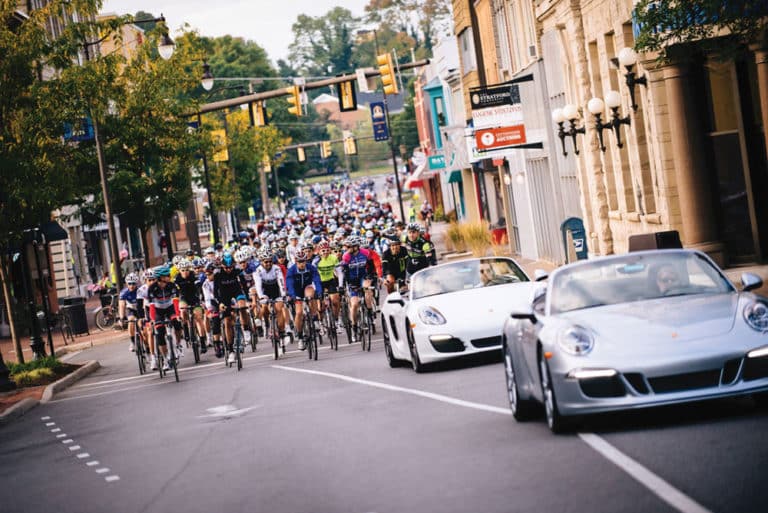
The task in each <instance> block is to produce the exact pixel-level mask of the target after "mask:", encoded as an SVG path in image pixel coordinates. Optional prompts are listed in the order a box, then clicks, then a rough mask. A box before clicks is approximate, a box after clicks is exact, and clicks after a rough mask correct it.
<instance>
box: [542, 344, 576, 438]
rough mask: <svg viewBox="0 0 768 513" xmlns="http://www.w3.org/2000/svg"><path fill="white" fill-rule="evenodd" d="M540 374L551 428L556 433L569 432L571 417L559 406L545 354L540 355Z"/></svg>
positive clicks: (548, 422) (548, 423)
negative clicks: (561, 410) (564, 413)
mask: <svg viewBox="0 0 768 513" xmlns="http://www.w3.org/2000/svg"><path fill="white" fill-rule="evenodd" d="M539 374H540V379H541V395H542V397H543V398H544V414H545V415H546V418H547V425H548V426H549V429H550V430H551V431H552V432H553V433H555V434H561V433H567V432H569V431H570V430H571V429H572V422H571V419H569V418H568V417H564V416H563V415H561V414H560V411H559V410H558V408H557V397H556V396H555V390H554V387H553V386H552V375H551V374H550V372H549V365H547V360H546V359H545V358H544V355H543V354H542V355H539Z"/></svg>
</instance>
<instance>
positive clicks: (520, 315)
mask: <svg viewBox="0 0 768 513" xmlns="http://www.w3.org/2000/svg"><path fill="white" fill-rule="evenodd" d="M510 317H512V318H513V319H516V320H518V321H530V322H531V324H536V323H537V322H539V321H538V320H537V319H536V314H534V313H533V312H512V313H511V314H510Z"/></svg>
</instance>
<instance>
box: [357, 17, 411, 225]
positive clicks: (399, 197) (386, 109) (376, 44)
mask: <svg viewBox="0 0 768 513" xmlns="http://www.w3.org/2000/svg"><path fill="white" fill-rule="evenodd" d="M370 32H373V46H374V51H375V52H376V55H379V36H378V34H377V33H376V29H370V30H367V29H366V30H359V31H358V32H357V33H358V34H368V33H370ZM382 94H383V95H384V116H385V119H386V120H387V127H388V129H389V130H388V132H389V133H388V134H387V135H388V136H389V149H390V151H391V152H392V167H393V168H394V171H395V185H396V186H397V202H398V203H399V205H400V220H401V221H403V222H405V209H404V208H403V189H402V187H401V186H400V170H399V169H397V152H396V151H395V138H394V137H392V123H391V122H390V119H389V105H388V104H387V92H386V91H384V90H383V89H382Z"/></svg>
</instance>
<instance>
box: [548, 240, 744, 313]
mask: <svg viewBox="0 0 768 513" xmlns="http://www.w3.org/2000/svg"><path fill="white" fill-rule="evenodd" d="M733 290H734V288H733V286H732V285H731V284H730V282H729V281H728V280H727V279H725V277H724V276H723V275H722V273H721V272H720V271H719V270H718V269H717V268H716V267H715V266H713V265H712V264H711V263H710V261H709V260H707V259H706V258H704V257H703V256H702V255H700V254H698V253H694V252H687V251H659V252H656V253H646V254H628V255H625V256H623V257H621V258H606V259H598V260H595V261H594V262H589V263H586V264H578V265H574V266H573V267H571V268H564V269H563V270H562V271H560V272H558V273H557V274H556V275H555V276H554V277H553V278H552V279H551V283H550V301H551V303H550V312H551V313H553V314H555V313H562V312H570V311H572V310H579V309H582V308H593V307H597V306H604V305H615V304H620V303H631V302H633V301H646V300H649V299H658V298H663V297H671V296H682V295H693V294H722V293H727V292H732V291H733Z"/></svg>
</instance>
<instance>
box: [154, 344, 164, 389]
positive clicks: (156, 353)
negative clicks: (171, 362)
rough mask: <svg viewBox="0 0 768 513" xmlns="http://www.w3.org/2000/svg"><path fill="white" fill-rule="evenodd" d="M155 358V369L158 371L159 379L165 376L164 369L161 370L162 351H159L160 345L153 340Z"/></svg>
mask: <svg viewBox="0 0 768 513" xmlns="http://www.w3.org/2000/svg"><path fill="white" fill-rule="evenodd" d="M155 340H157V339H155ZM155 359H156V360H157V370H158V371H159V372H160V379H163V378H164V377H165V371H164V370H163V366H164V363H165V361H164V358H163V352H162V351H160V346H159V345H157V342H155Z"/></svg>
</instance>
